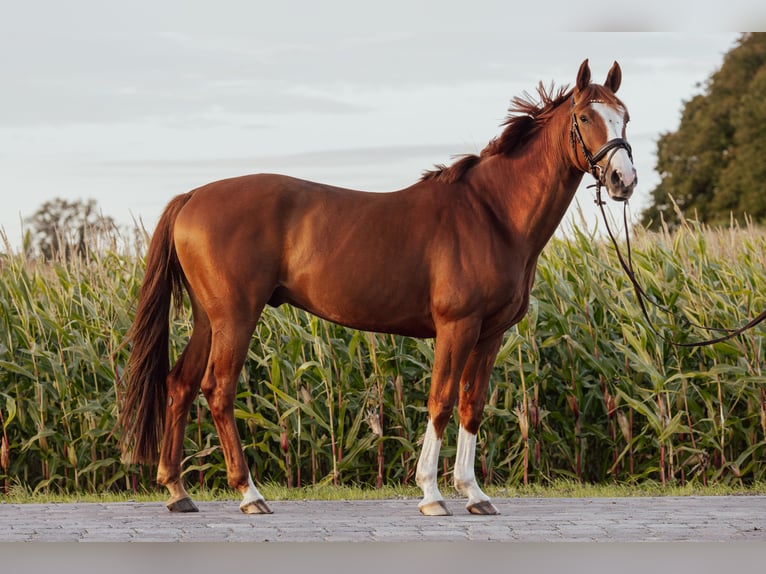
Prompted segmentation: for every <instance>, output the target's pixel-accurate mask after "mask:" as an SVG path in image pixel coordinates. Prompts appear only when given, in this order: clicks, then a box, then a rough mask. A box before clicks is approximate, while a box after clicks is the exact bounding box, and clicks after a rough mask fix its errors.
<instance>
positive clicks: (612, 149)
mask: <svg viewBox="0 0 766 574" xmlns="http://www.w3.org/2000/svg"><path fill="white" fill-rule="evenodd" d="M595 101H598V100H595ZM574 105H575V102H574V98H572V110H574ZM569 139H570V143H571V145H572V149H573V150H574V152H575V156H577V145H576V143H575V142H577V143H578V144H579V145H580V149H581V150H582V154H583V156H584V157H585V161H586V162H587V163H588V171H589V172H590V174H591V175H592V176H593V177H594V179H595V180H596V183H595V184H593V185H592V186H589V187H595V188H596V204H597V205H598V207H599V209H600V210H601V215H602V216H603V218H604V224H605V225H606V231H607V234H608V235H609V239H611V241H612V245H614V250H615V252H616V253H617V259H618V260H619V261H620V265H621V266H622V269H623V271H625V274H626V275H627V276H628V279H629V280H630V283H631V285H633V290H634V291H635V293H636V299H638V305H639V307H640V308H641V312H642V313H643V315H644V318H645V319H646V322H647V324H648V325H649V328H650V329H651V330H652V331H653V332H654V333H655V335H657V336H658V337H659V338H660V339H662V340H663V341H665V342H667V343H670V344H671V345H675V346H676V347H705V346H708V345H713V344H715V343H720V342H722V341H727V340H728V339H732V338H734V337H736V336H737V335H741V334H742V333H744V332H745V331H747V330H748V329H752V328H753V327H755V326H756V325H758V324H759V323H761V322H762V321H764V320H766V311H763V312H761V314H760V315H758V316H757V317H755V318H753V319H751V320H750V321H748V322H747V323H746V324H744V325H742V326H741V327H736V328H734V329H725V328H718V327H708V326H706V325H698V324H696V323H694V322H691V321H689V324H690V325H692V326H693V327H696V328H698V329H703V330H705V331H710V332H717V333H724V334H723V335H721V336H720V337H714V338H711V339H704V340H701V341H693V342H691V343H681V342H678V341H674V340H672V339H668V338H667V337H664V336H663V335H662V334H661V333H660V332H659V330H658V329H657V328H656V327H655V326H654V322H653V321H652V319H651V318H650V317H649V311H648V309H647V307H646V301H649V302H650V303H651V304H652V305H654V306H655V307H657V308H658V309H660V310H661V311H663V312H665V313H667V314H669V315H671V314H672V313H673V312H672V311H671V310H670V309H668V308H667V307H664V306H662V305H660V304H659V303H657V302H656V301H654V300H653V299H652V298H651V297H649V295H648V294H647V293H646V291H645V290H644V288H643V287H641V283H639V281H638V278H637V276H636V271H635V269H634V268H633V256H632V252H631V247H630V233H629V231H628V203H627V201H626V202H625V204H624V205H623V211H622V213H623V220H624V226H625V244H626V247H627V259H626V258H625V257H623V255H622V252H621V251H620V247H619V245H618V244H617V239H616V238H615V236H614V233H612V229H611V227H609V220H608V218H607V216H606V211H605V209H604V205H605V202H604V201H603V200H602V199H601V188H602V187H603V186H604V178H605V176H606V172H607V169H608V167H609V163H610V162H611V161H612V157H613V156H614V154H615V153H616V152H617V150H619V149H624V150H625V151H627V152H628V157H630V161H631V162H632V161H633V151H632V149H631V147H630V144H629V143H628V142H627V140H625V139H623V138H614V139H611V140H609V141H608V142H606V143H605V144H604V145H602V146H601V147H600V148H599V149H598V151H596V153H594V154H591V153H590V151H589V150H588V147H587V146H586V145H585V142H584V141H583V138H582V134H580V126H579V125H578V123H577V116H576V114H575V113H574V111H573V112H572V129H571V131H570V134H569ZM607 154H609V155H608V157H607V160H606V167H604V168H602V167H601V166H599V165H598V162H599V161H601V160H602V159H603V158H604V157H605V156H607Z"/></svg>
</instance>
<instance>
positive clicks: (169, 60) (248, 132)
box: [0, 0, 738, 245]
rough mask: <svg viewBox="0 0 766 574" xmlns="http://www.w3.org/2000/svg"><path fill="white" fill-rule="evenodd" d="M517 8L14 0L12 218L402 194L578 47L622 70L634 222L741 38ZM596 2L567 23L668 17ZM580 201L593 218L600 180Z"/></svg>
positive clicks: (574, 57) (470, 142) (13, 223)
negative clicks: (54, 202)
mask: <svg viewBox="0 0 766 574" xmlns="http://www.w3.org/2000/svg"><path fill="white" fill-rule="evenodd" d="M512 4H513V3H512V2H478V1H476V0H474V1H469V0H466V1H464V2H457V1H454V0H442V1H441V2H438V3H437V2H420V3H417V2H414V0H408V1H406V2H400V1H398V0H397V1H394V0H387V1H386V2H376V3H375V6H376V7H375V8H371V7H369V6H368V5H367V4H366V3H364V2H355V3H351V2H340V1H335V2H333V1H325V2H311V3H309V2H289V1H285V2H268V3H265V2H254V1H245V0H241V1H233V0H232V1H217V2H215V3H213V2H205V3H202V2H192V1H187V2H179V1H176V2H159V1H158V0H152V1H151V2H150V1H148V0H132V1H131V2H120V3H111V2H106V1H100V2H96V1H92V2H86V1H81V0H72V1H68V2H53V1H49V2H36V1H34V0H31V1H29V2H14V3H13V4H10V5H9V6H6V7H4V9H3V16H2V18H3V22H2V23H0V32H2V33H0V71H1V72H2V96H0V102H2V105H0V189H1V190H2V197H3V201H2V205H3V207H2V210H1V211H0V226H2V227H3V228H4V229H5V232H6V233H7V235H8V237H9V239H10V240H11V242H12V243H13V244H14V245H17V244H18V240H19V237H20V229H21V225H20V218H21V217H27V216H30V215H31V214H32V213H33V212H34V211H35V210H36V209H37V208H38V207H39V206H40V205H41V204H42V203H43V202H44V201H46V200H49V199H52V198H54V197H63V198H67V199H77V198H80V199H87V198H93V199H96V200H97V202H98V204H99V206H100V207H101V209H102V211H103V212H104V214H106V215H110V216H112V217H114V218H115V219H116V220H117V221H118V222H120V223H129V222H131V220H132V218H136V219H138V218H141V219H142V220H143V222H144V224H145V225H146V226H147V227H148V228H149V229H152V228H153V227H154V224H155V222H156V219H157V217H158V215H159V213H160V211H161V209H162V208H163V207H164V205H165V204H166V203H167V202H168V201H169V200H170V199H171V197H172V196H174V195H175V194H177V193H181V192H184V191H187V190H189V189H191V188H194V187H197V186H199V185H202V184H204V183H207V182H209V181H212V180H215V179H220V178H224V177H229V176H235V175H242V174H245V173H255V172H261V171H270V172H280V173H287V174H289V175H294V176H297V177H303V178H308V179H315V180H319V181H324V182H327V183H331V184H335V185H341V186H347V187H354V188H357V189H365V190H371V191H386V190H393V189H398V188H401V187H405V186H407V185H409V184H410V183H412V182H414V181H415V180H417V179H418V177H419V176H420V173H421V172H422V171H423V170H424V169H428V168H430V167H431V166H432V165H433V164H435V163H444V162H447V163H448V162H449V161H450V158H451V156H452V155H455V154H461V153H475V152H478V151H480V150H481V149H482V148H483V147H484V145H486V143H487V142H488V141H489V140H490V139H491V138H492V137H494V136H495V135H497V134H498V133H499V131H500V129H499V127H498V126H499V124H500V123H501V122H502V120H503V119H504V117H505V115H506V111H507V107H508V104H509V102H510V100H511V98H512V97H513V96H515V95H518V94H521V93H522V92H524V91H529V92H532V91H533V90H534V88H535V86H536V85H537V83H538V82H539V81H540V80H542V81H544V82H545V83H546V84H548V83H549V82H551V81H553V82H555V83H556V84H557V85H563V84H572V83H573V82H574V80H575V74H576V72H577V68H578V66H579V64H580V62H581V61H582V60H583V59H584V58H590V62H591V69H592V71H593V76H594V80H596V81H598V82H602V81H603V79H604V78H605V76H606V73H607V70H608V69H609V67H610V66H611V64H612V61H614V60H617V61H619V62H620V64H621V66H622V70H623V83H622V88H621V89H620V91H619V95H620V96H621V98H622V99H623V101H624V102H625V103H626V105H627V106H628V108H629V110H630V114H631V123H630V125H629V131H628V138H629V140H630V141H631V143H632V144H633V149H634V157H635V160H636V166H637V169H638V172H639V189H638V191H637V192H636V197H635V200H633V201H632V202H631V205H632V210H633V213H634V214H637V213H638V212H640V210H641V208H642V207H644V206H645V205H646V199H647V198H648V195H649V192H650V190H651V189H652V188H653V187H654V186H655V185H656V184H657V182H658V176H657V175H656V173H654V166H655V149H656V141H657V139H658V137H659V135H660V134H661V133H663V132H667V131H672V130H674V129H675V128H676V127H677V125H678V120H679V117H680V112H681V109H682V106H683V103H684V101H686V100H688V99H690V98H691V97H692V96H693V95H694V94H696V93H699V92H700V91H701V89H702V88H701V87H700V84H701V83H704V82H705V80H706V79H707V78H708V77H709V76H710V74H711V73H713V72H714V71H715V70H716V69H717V68H718V67H719V66H720V65H721V62H722V58H723V55H724V54H725V52H727V51H728V50H729V49H731V48H732V47H733V46H734V44H735V42H736V39H737V37H738V34H736V33H733V32H728V33H720V32H677V33H643V32H642V33H593V32H577V33H567V32H542V31H535V28H536V27H537V29H540V28H539V24H540V18H541V16H540V15H536V14H534V13H532V12H531V11H530V9H529V8H526V9H521V10H519V9H518V8H513V7H512ZM661 4H662V3H659V5H661ZM729 4H730V3H729ZM729 4H727V5H729ZM600 5H601V6H602V8H603V5H604V4H603V3H601V4H600ZM643 5H644V6H646V4H643ZM701 5H702V4H700V6H701ZM546 6H547V5H546ZM554 6H555V5H551V6H550V7H549V9H550V10H555V8H554ZM352 7H355V8H352ZM599 14H601V15H602V16H601V18H602V20H595V21H591V20H584V19H583V17H582V15H580V16H578V17H579V20H578V19H577V18H578V17H575V19H574V20H571V21H570V20H567V19H564V20H561V21H560V22H559V23H558V28H560V29H588V28H599V27H607V28H610V27H611V28H627V29H635V28H646V27H651V26H656V24H657V22H656V21H655V20H656V19H655V20H652V19H651V18H650V19H646V17H644V19H643V20H626V19H625V18H623V19H618V20H603V14H604V12H603V11H602V12H599ZM628 16H630V14H628ZM569 24H572V26H571V27H570V26H568V25H569ZM731 24H733V23H731ZM709 27H712V26H709ZM586 183H587V184H590V183H591V182H590V181H586ZM577 198H578V200H579V202H580V204H581V205H582V206H583V208H585V209H586V216H587V219H588V220H589V221H592V223H593V224H594V225H595V224H596V219H597V217H596V213H595V210H593V209H591V203H592V191H590V190H585V189H582V190H581V191H580V192H578V196H577Z"/></svg>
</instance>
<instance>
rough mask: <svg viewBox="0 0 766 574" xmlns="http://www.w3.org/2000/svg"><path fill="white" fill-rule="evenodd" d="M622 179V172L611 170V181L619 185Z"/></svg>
mask: <svg viewBox="0 0 766 574" xmlns="http://www.w3.org/2000/svg"><path fill="white" fill-rule="evenodd" d="M621 181H622V174H621V173H620V172H619V171H618V170H614V171H613V172H612V183H613V184H614V185H619V184H620V182H621Z"/></svg>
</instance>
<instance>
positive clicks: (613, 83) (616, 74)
mask: <svg viewBox="0 0 766 574" xmlns="http://www.w3.org/2000/svg"><path fill="white" fill-rule="evenodd" d="M621 83H622V70H621V69H620V64H618V63H617V62H615V63H614V64H612V67H611V68H610V70H609V73H608V74H607V75H606V82H604V86H606V87H607V88H609V89H610V90H612V93H615V92H616V91H617V90H619V89H620V84H621Z"/></svg>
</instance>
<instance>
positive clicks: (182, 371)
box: [157, 297, 210, 512]
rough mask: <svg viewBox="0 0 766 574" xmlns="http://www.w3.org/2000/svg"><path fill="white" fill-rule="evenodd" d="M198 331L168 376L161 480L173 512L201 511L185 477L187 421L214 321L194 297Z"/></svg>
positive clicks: (201, 373)
mask: <svg viewBox="0 0 766 574" xmlns="http://www.w3.org/2000/svg"><path fill="white" fill-rule="evenodd" d="M192 309H193V312H194V330H193V331H192V335H191V338H190V339H189V343H188V344H187V345H186V349H184V352H183V354H182V355H181V357H180V358H179V360H178V362H177V363H176V364H175V366H174V367H173V369H172V370H171V371H170V374H169V375H168V378H167V391H168V398H167V405H166V407H165V431H164V434H163V439H162V450H161V452H160V462H159V465H158V467H157V482H158V483H159V484H162V485H164V486H165V487H167V489H168V490H169V491H170V499H169V500H168V503H167V507H168V509H169V510H171V511H173V512H197V507H196V506H195V505H194V503H193V502H192V500H191V498H190V497H189V495H188V494H187V492H186V489H185V488H184V485H183V480H182V478H181V458H182V456H183V448H184V435H185V430H186V420H187V417H188V416H189V410H190V408H191V405H192V403H193V402H194V399H195V398H196V396H197V393H198V392H199V387H200V383H201V381H202V376H203V374H204V373H205V367H206V366H207V362H208V356H209V355H210V323H209V322H208V319H207V316H206V315H205V313H204V312H203V311H202V310H201V309H200V308H199V306H198V305H197V304H196V301H195V300H194V298H193V297H192Z"/></svg>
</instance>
